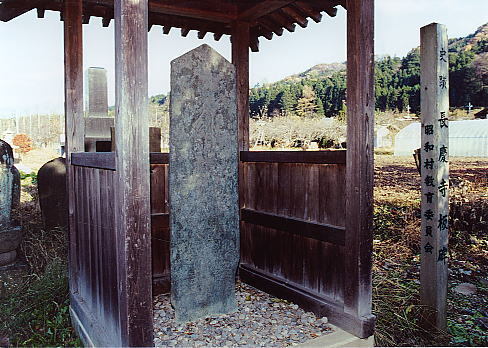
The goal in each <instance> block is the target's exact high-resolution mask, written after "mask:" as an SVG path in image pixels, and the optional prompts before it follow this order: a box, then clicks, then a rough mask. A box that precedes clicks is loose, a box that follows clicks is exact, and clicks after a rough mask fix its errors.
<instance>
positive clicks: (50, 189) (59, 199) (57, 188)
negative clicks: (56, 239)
mask: <svg viewBox="0 0 488 348" xmlns="http://www.w3.org/2000/svg"><path fill="white" fill-rule="evenodd" d="M37 190H38V192H39V205H40V207H41V212H42V220H43V222H44V227H45V228H46V230H50V229H52V228H54V227H57V226H59V227H65V226H67V219H68V200H67V194H66V159H64V158H62V157H59V158H55V159H53V160H51V161H49V162H47V163H46V164H44V165H43V166H42V167H41V168H40V169H39V172H38V173H37Z"/></svg>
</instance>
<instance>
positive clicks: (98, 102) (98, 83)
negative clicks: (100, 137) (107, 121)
mask: <svg viewBox="0 0 488 348" xmlns="http://www.w3.org/2000/svg"><path fill="white" fill-rule="evenodd" d="M86 81H87V85H88V88H87V90H86V97H85V98H86V108H87V114H88V117H107V115H108V97H107V70H106V69H104V68H97V67H91V68H88V69H87V70H86Z"/></svg>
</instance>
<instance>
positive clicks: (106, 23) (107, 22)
mask: <svg viewBox="0 0 488 348" xmlns="http://www.w3.org/2000/svg"><path fill="white" fill-rule="evenodd" d="M111 20H112V18H110V17H103V18H102V26H103V27H105V28H106V27H108V26H109V25H110V21H111Z"/></svg>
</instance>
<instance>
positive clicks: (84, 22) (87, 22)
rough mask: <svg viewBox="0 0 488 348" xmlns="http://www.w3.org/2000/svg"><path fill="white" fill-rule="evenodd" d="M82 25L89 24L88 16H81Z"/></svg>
mask: <svg viewBox="0 0 488 348" xmlns="http://www.w3.org/2000/svg"><path fill="white" fill-rule="evenodd" d="M82 23H83V24H89V23H90V15H83V17H82Z"/></svg>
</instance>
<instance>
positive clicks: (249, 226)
mask: <svg viewBox="0 0 488 348" xmlns="http://www.w3.org/2000/svg"><path fill="white" fill-rule="evenodd" d="M270 153H273V152H270ZM279 157H280V156H277V158H279ZM296 159H297V160H300V159H299V158H296ZM267 160H271V159H267ZM334 173H336V174H335V175H334ZM344 173H345V165H328V164H315V163H288V162H284V163H282V162H277V163H271V162H244V163H243V177H244V182H243V190H242V197H241V207H242V209H243V210H242V213H241V221H242V222H241V263H245V264H247V265H251V266H252V267H254V268H255V269H259V270H261V271H263V272H267V273H270V274H273V275H275V276H277V277H281V278H283V279H286V280H287V281H291V282H294V283H296V284H299V285H300V286H302V287H303V288H306V289H309V290H310V291H315V292H316V293H318V294H321V296H324V297H327V298H331V299H334V301H338V302H339V303H341V302H342V300H343V286H344V284H343V280H344V262H345V255H344V252H345V247H343V246H342V245H344V240H343V237H344V234H343V232H342V231H343V228H344V191H345V176H344ZM323 196H324V197H327V199H328V201H327V202H329V203H328V204H321V201H322V197H323ZM321 210H326V212H325V213H322V211H321ZM326 226H327V227H326ZM332 226H334V227H333V228H332V230H334V231H335V232H333V234H332V235H331V234H328V231H330V229H329V228H328V227H332Z"/></svg>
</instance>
